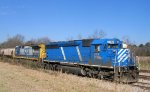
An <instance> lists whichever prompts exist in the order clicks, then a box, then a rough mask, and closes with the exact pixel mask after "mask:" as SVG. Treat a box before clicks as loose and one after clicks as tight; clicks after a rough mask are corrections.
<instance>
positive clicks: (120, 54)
mask: <svg viewBox="0 0 150 92" xmlns="http://www.w3.org/2000/svg"><path fill="white" fill-rule="evenodd" d="M14 57H15V58H19V59H31V60H36V61H42V63H44V65H45V66H44V67H45V68H50V69H61V68H62V67H63V66H65V67H66V66H67V67H74V68H78V69H80V73H81V74H82V75H83V76H89V77H97V78H100V79H102V78H105V77H107V78H111V79H113V80H114V81H119V82H137V81H138V76H139V70H138V64H137V62H136V59H135V58H134V57H133V55H132V52H130V50H129V49H128V48H127V45H126V44H124V43H123V41H120V40H119V39H84V40H74V41H60V42H50V43H49V44H46V45H45V44H40V45H35V46H16V48H15V55H14Z"/></svg>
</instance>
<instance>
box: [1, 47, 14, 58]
mask: <svg viewBox="0 0 150 92" xmlns="http://www.w3.org/2000/svg"><path fill="white" fill-rule="evenodd" d="M0 55H1V56H7V57H14V55H15V48H4V49H0Z"/></svg>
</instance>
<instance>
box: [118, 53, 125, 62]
mask: <svg viewBox="0 0 150 92" xmlns="http://www.w3.org/2000/svg"><path fill="white" fill-rule="evenodd" d="M124 57H127V54H124V55H123V56H122V57H121V58H120V59H119V60H118V62H121V61H122V60H123V59H124Z"/></svg>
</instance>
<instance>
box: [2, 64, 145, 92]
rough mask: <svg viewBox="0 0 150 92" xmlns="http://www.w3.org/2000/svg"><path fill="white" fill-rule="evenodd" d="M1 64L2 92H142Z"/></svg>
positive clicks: (75, 77)
mask: <svg viewBox="0 0 150 92" xmlns="http://www.w3.org/2000/svg"><path fill="white" fill-rule="evenodd" d="M43 71H45V70H32V69H27V68H25V67H22V66H18V65H17V66H16V65H11V64H8V63H3V62H0V92H142V91H145V90H142V89H140V88H137V87H132V86H130V85H124V84H116V83H111V82H106V81H102V80H98V79H93V78H86V77H79V76H76V75H71V74H65V73H61V72H54V71H46V72H47V73H45V72H43Z"/></svg>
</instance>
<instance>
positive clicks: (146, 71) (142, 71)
mask: <svg viewBox="0 0 150 92" xmlns="http://www.w3.org/2000/svg"><path fill="white" fill-rule="evenodd" d="M140 72H141V73H150V70H140Z"/></svg>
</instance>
